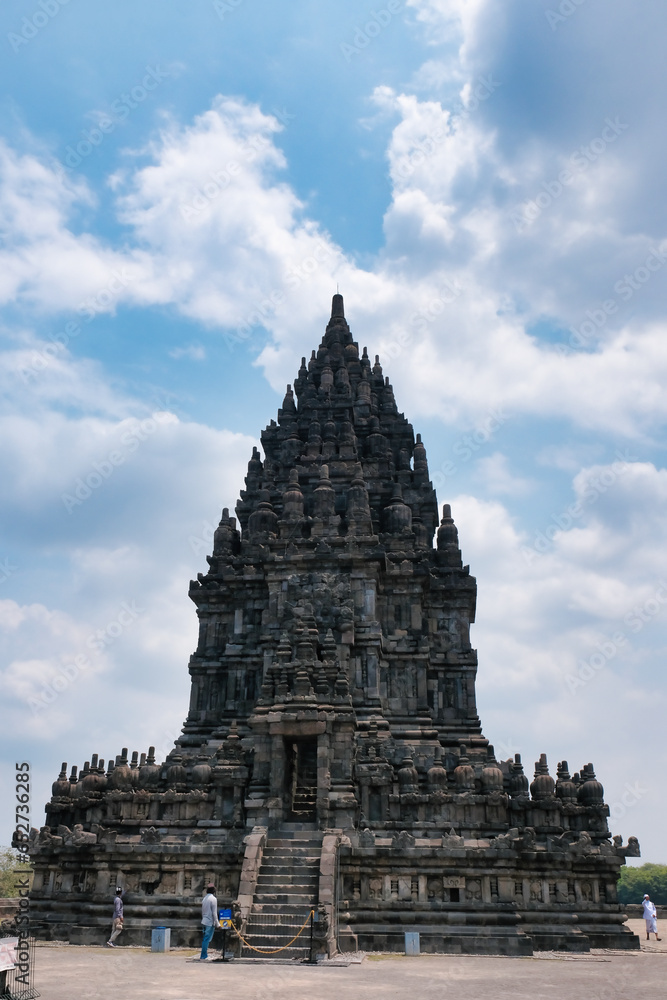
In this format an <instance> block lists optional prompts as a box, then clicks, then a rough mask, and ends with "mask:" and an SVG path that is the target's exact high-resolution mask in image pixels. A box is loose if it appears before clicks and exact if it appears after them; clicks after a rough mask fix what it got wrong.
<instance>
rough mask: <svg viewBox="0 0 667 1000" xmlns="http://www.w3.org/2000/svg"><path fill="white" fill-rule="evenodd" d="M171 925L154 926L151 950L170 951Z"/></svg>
mask: <svg viewBox="0 0 667 1000" xmlns="http://www.w3.org/2000/svg"><path fill="white" fill-rule="evenodd" d="M170 948H171V927H154V928H153V930H152V931H151V951H169V949H170Z"/></svg>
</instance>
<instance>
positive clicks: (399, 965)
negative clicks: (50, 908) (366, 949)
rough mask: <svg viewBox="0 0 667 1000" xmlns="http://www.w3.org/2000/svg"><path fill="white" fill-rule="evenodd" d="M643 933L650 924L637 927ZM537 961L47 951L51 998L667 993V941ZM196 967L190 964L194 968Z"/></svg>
mask: <svg viewBox="0 0 667 1000" xmlns="http://www.w3.org/2000/svg"><path fill="white" fill-rule="evenodd" d="M630 925H631V927H632V929H633V930H634V931H635V932H636V933H638V932H640V931H641V930H642V928H643V921H631V922H630ZM642 945H643V948H642V952H641V953H631V954H619V953H610V952H597V953H594V954H592V955H581V956H577V955H562V954H547V953H543V954H540V955H539V956H538V957H534V958H496V957H481V958H472V957H456V958H452V957H449V956H443V955H437V956H429V955H423V956H420V957H418V958H406V957H405V956H398V955H396V956H379V955H375V956H373V955H371V956H367V957H366V958H365V959H364V960H363V961H362V962H361V963H356V964H352V965H349V966H347V967H331V966H326V965H324V966H315V967H308V966H303V965H295V966H287V965H269V964H265V963H257V964H250V963H248V964H246V963H238V962H234V961H232V962H229V963H227V964H225V965H222V964H217V963H208V964H200V963H198V962H192V961H191V959H192V958H193V957H194V953H193V952H189V951H173V952H170V953H168V954H166V955H160V954H152V953H151V952H150V951H148V950H146V949H142V948H120V947H119V948H118V949H116V950H115V951H111V949H108V948H107V949H105V948H89V947H73V946H68V945H62V946H59V945H40V946H39V947H38V949H37V976H36V979H37V987H38V989H39V990H40V992H41V995H42V997H43V1000H77V998H79V997H80V998H82V1000H98V998H99V1000H102V998H104V1000H144V998H146V1000H212V998H215V997H224V998H225V1000H229V998H234V1000H310V998H317V1000H360V998H361V1000H375V998H378V1000H384V998H394V997H396V998H401V1000H405V998H407V1000H443V998H444V1000H481V998H489V1000H505V998H507V1000H524V998H526V1000H528V998H530V1000H536V998H537V1000H561V998H562V1000H636V998H637V997H638V996H653V997H655V998H656V1000H657V998H659V997H665V996H667V985H666V984H667V944H666V942H665V940H664V939H663V941H662V942H660V943H659V944H656V943H655V942H653V941H652V942H651V943H650V945H648V946H646V942H645V941H644V942H642ZM189 960H190V961H189Z"/></svg>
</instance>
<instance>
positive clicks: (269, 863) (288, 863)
mask: <svg viewBox="0 0 667 1000" xmlns="http://www.w3.org/2000/svg"><path fill="white" fill-rule="evenodd" d="M264 869H266V871H275V872H279V873H280V874H281V875H289V874H290V873H295V874H300V873H301V872H304V873H306V874H307V873H309V872H318V871H319V870H320V859H319V858H317V859H316V860H314V861H313V860H308V859H304V858H262V864H261V870H262V871H263V870H264Z"/></svg>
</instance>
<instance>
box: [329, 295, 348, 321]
mask: <svg viewBox="0 0 667 1000" xmlns="http://www.w3.org/2000/svg"><path fill="white" fill-rule="evenodd" d="M338 316H340V317H341V318H342V319H345V307H344V305H343V296H342V295H341V294H340V293H339V292H336V294H335V295H334V297H333V299H332V300H331V318H332V319H335V318H337V317H338Z"/></svg>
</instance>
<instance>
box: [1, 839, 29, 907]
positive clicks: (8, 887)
mask: <svg viewBox="0 0 667 1000" xmlns="http://www.w3.org/2000/svg"><path fill="white" fill-rule="evenodd" d="M20 860H21V855H20V854H19V852H18V851H15V850H14V848H13V847H0V899H8V898H9V899H12V898H13V897H15V896H17V895H18V892H17V889H16V880H17V879H19V878H21V876H20V875H17V874H16V871H17V870H18V871H20V869H21V864H20ZM23 867H24V868H25V865H24V866H23ZM23 877H24V878H25V876H23ZM30 881H31V883H32V876H30Z"/></svg>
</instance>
